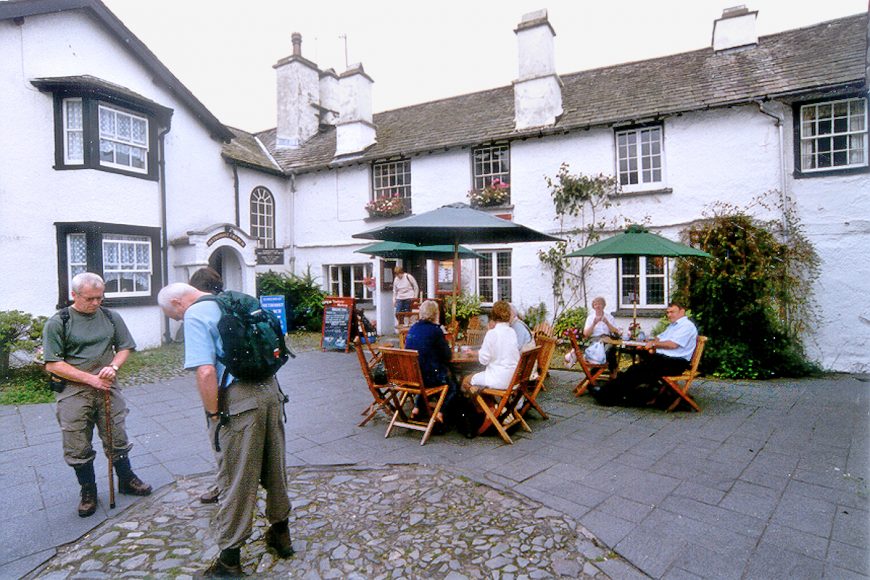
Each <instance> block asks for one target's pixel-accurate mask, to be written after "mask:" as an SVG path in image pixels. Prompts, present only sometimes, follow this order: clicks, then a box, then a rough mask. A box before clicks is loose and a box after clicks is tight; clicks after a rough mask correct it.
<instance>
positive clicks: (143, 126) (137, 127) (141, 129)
mask: <svg viewBox="0 0 870 580" xmlns="http://www.w3.org/2000/svg"><path fill="white" fill-rule="evenodd" d="M132 122H133V125H132V135H131V140H132V141H133V143H136V144H137V145H145V144H146V143H147V141H146V139H147V137H148V128H147V123H145V120H144V119H132Z"/></svg>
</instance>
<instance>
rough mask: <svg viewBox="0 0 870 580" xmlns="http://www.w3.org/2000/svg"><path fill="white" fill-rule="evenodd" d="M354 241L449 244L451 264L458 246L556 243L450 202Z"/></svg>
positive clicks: (367, 233) (507, 222)
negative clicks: (451, 254)
mask: <svg viewBox="0 0 870 580" xmlns="http://www.w3.org/2000/svg"><path fill="white" fill-rule="evenodd" d="M353 237H354V238H362V239H367V240H386V241H390V242H404V243H407V244H414V245H418V246H427V245H440V244H449V245H451V246H452V247H453V256H454V263H456V262H458V261H459V244H507V243H514V242H558V241H561V240H560V239H559V238H556V237H553V236H551V235H549V234H545V233H542V232H539V231H536V230H533V229H531V228H528V227H526V226H523V225H520V224H518V223H514V222H512V221H509V220H505V219H502V218H499V217H496V216H494V215H491V214H489V213H486V212H483V211H480V210H476V209H473V208H472V207H470V206H469V205H468V204H466V203H451V204H449V205H444V206H441V207H439V208H437V209H433V210H431V211H427V212H424V213H421V214H418V215H413V216H410V217H406V218H403V219H400V220H396V221H393V222H390V223H389V224H387V225H385V226H381V227H379V228H375V229H373V230H369V231H366V232H361V233H359V234H354V235H353ZM457 290H458V288H457V286H456V284H454V285H453V308H452V315H453V319H454V320H455V319H456V293H457Z"/></svg>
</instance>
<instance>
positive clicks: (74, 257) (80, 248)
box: [67, 234, 87, 264]
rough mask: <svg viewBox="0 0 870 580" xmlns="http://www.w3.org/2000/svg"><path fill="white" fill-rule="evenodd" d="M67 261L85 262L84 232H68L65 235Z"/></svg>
mask: <svg viewBox="0 0 870 580" xmlns="http://www.w3.org/2000/svg"><path fill="white" fill-rule="evenodd" d="M67 244H68V249H67V253H68V254H69V255H68V258H67V259H68V261H69V262H70V264H85V263H86V262H87V254H86V251H87V245H86V243H85V234H70V235H68V236H67Z"/></svg>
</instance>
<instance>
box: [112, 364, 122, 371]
mask: <svg viewBox="0 0 870 580" xmlns="http://www.w3.org/2000/svg"><path fill="white" fill-rule="evenodd" d="M109 366H111V367H112V368H113V369H114V370H115V372H118V371H119V370H121V367H119V366H118V365H116V364H112V365H109Z"/></svg>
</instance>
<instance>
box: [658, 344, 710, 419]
mask: <svg viewBox="0 0 870 580" xmlns="http://www.w3.org/2000/svg"><path fill="white" fill-rule="evenodd" d="M706 343H707V337H706V336H698V342H696V343H695V352H693V353H692V364H691V366H690V367H689V370H687V371H686V372H684V373H683V374H681V375H677V376H675V377H662V382H663V383H664V385H665V386H663V387H662V391H661V392H665V391H666V390H667V388H668V387H670V389H671V390H672V391H673V392H674V393H676V394H677V398H676V399H675V400H674V402H673V403H671V406H670V407H668V411H673V410H674V409H676V408H677V406H679V404H680V403H681V402H683V401H685V402H686V403H688V404H689V406H690V407H692V408H693V409H695V411H697V412H699V413H700V412H701V408H700V407H699V406H698V404H697V403H696V402H695V400H694V399H693V398H692V397H691V396H690V395H689V387H691V386H692V382H693V381H694V380H695V377H697V376H698V363H700V362H701V355H702V354H703V353H704V345H705V344H706ZM661 392H660V394H661Z"/></svg>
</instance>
